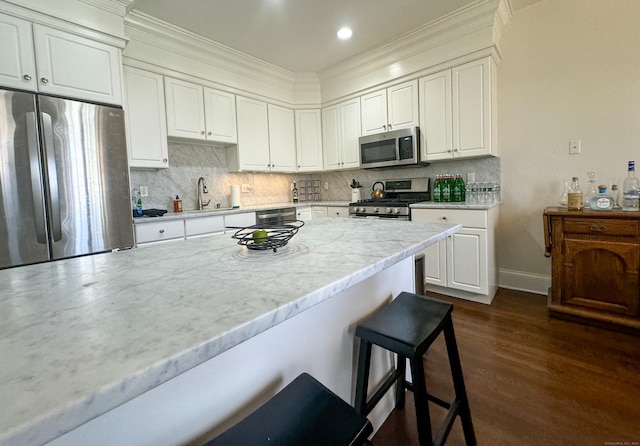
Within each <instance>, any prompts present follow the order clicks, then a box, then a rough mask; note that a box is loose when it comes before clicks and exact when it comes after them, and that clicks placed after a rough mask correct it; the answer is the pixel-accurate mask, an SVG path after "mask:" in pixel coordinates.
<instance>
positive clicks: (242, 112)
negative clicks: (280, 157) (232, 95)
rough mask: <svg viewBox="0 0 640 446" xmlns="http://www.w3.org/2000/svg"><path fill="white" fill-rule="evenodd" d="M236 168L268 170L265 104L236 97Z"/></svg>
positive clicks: (267, 127)
mask: <svg viewBox="0 0 640 446" xmlns="http://www.w3.org/2000/svg"><path fill="white" fill-rule="evenodd" d="M236 110H237V111H238V166H239V168H240V170H255V171H263V172H266V171H268V170H269V164H270V161H269V121H268V117H267V103H266V102H261V101H256V100H253V99H249V98H244V97H242V96H236Z"/></svg>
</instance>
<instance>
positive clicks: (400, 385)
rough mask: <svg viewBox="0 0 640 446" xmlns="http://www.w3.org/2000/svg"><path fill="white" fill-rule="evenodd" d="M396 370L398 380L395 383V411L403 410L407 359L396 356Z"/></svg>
mask: <svg viewBox="0 0 640 446" xmlns="http://www.w3.org/2000/svg"><path fill="white" fill-rule="evenodd" d="M396 361H397V362H398V363H397V364H396V369H397V370H398V380H397V381H396V409H404V394H405V392H404V389H405V384H404V383H405V375H406V373H405V371H406V369H407V358H405V357H404V356H402V355H396Z"/></svg>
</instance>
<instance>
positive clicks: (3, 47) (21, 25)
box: [0, 14, 38, 91]
mask: <svg viewBox="0 0 640 446" xmlns="http://www.w3.org/2000/svg"><path fill="white" fill-rule="evenodd" d="M0 54H1V55H2V57H0V85H2V86H3V87H10V88H20V89H23V90H31V91H36V90H37V88H38V86H37V83H36V79H37V75H36V62H35V55H34V53H33V38H32V37H31V23H29V22H27V21H26V20H21V19H18V18H15V17H11V16H8V15H1V14H0Z"/></svg>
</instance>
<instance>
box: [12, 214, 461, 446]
mask: <svg viewBox="0 0 640 446" xmlns="http://www.w3.org/2000/svg"><path fill="white" fill-rule="evenodd" d="M398 225H404V227H403V228H402V229H401V230H399V228H398ZM459 229H460V225H454V224H446V223H416V222H397V221H393V222H389V221H384V220H365V221H363V220H361V219H322V220H317V221H311V222H309V223H307V224H305V225H304V226H303V227H302V228H301V229H300V231H299V232H298V234H296V235H295V236H294V237H293V238H292V239H291V240H290V241H289V244H288V245H287V246H284V247H282V248H280V249H279V250H278V251H277V252H272V251H254V250H248V249H247V248H246V247H243V246H239V245H238V244H237V243H236V240H233V239H231V238H230V237H227V236H216V237H207V238H202V239H194V240H185V241H182V242H179V243H170V244H158V245H155V246H149V247H145V248H144V249H132V250H127V251H120V252H114V253H107V254H99V255H93V256H86V257H79V258H73V259H68V260H60V261H56V262H49V263H43V264H38V265H31V266H24V267H18V268H12V269H6V270H2V271H0V356H1V357H2V359H3V367H2V368H1V369H0V394H2V395H3V400H4V401H5V404H3V406H2V409H0V445H12V446H19V445H40V444H43V443H46V442H47V441H50V440H52V439H54V438H56V437H58V436H60V435H62V434H64V433H65V432H68V431H70V430H72V429H74V428H76V427H78V426H79V425H81V424H83V423H85V422H87V421H89V420H91V419H93V418H95V417H97V416H100V415H101V414H104V413H106V412H107V411H109V410H111V409H113V408H115V407H117V406H119V405H120V404H122V403H124V402H127V401H129V400H131V399H133V398H135V397H136V396H138V395H141V394H143V393H144V392H146V391H148V390H150V389H152V388H154V387H156V386H159V385H160V384H162V383H164V382H166V381H168V380H170V379H172V378H174V377H176V376H178V375H179V374H181V373H183V372H185V371H187V370H189V369H191V368H193V367H195V366H197V365H199V364H201V363H203V362H205V361H207V360H209V359H211V358H213V357H215V356H217V355H219V354H220V353H222V352H224V351H226V350H228V349H230V348H232V347H234V346H236V345H238V344H240V343H242V342H243V341H245V340H247V339H249V338H252V337H253V336H256V335H258V334H260V333H262V332H263V331H265V330H268V329H269V328H271V327H273V326H275V325H277V324H279V323H280V322H283V321H285V320H287V319H288V318H291V317H293V316H294V315H296V314H299V313H301V312H303V311H305V310H306V309H309V308H311V307H312V306H314V305H316V304H318V303H320V302H322V301H324V300H326V299H329V298H331V297H332V296H334V295H336V294H337V293H340V292H341V291H343V290H345V289H347V288H349V287H351V286H352V285H354V284H356V283H359V282H360V281H362V280H365V279H367V278H369V277H372V276H373V275H375V274H377V273H379V272H381V271H383V270H385V269H386V268H388V267H390V266H391V265H394V264H396V263H398V262H400V261H402V260H403V259H406V258H407V257H410V256H411V255H413V254H416V253H418V252H420V251H421V250H423V249H425V248H426V247H427V246H430V245H432V244H434V243H437V242H438V241H439V240H441V239H443V238H446V237H447V236H449V235H451V234H453V233H455V232H457V231H458V230H459ZM371 240H375V241H376V243H371ZM256 285H259V286H256Z"/></svg>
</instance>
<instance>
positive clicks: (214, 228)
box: [184, 215, 224, 237]
mask: <svg viewBox="0 0 640 446" xmlns="http://www.w3.org/2000/svg"><path fill="white" fill-rule="evenodd" d="M184 232H185V234H186V236H187V237H190V236H194V235H203V234H215V233H222V232H224V217H223V216H222V215H219V216H215V217H213V216H212V217H202V218H187V219H185V221H184Z"/></svg>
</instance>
